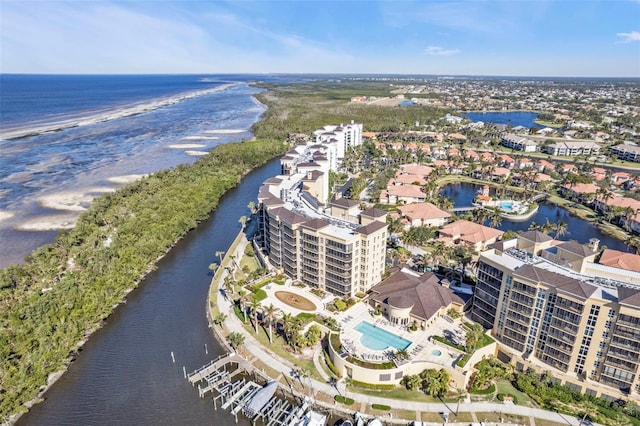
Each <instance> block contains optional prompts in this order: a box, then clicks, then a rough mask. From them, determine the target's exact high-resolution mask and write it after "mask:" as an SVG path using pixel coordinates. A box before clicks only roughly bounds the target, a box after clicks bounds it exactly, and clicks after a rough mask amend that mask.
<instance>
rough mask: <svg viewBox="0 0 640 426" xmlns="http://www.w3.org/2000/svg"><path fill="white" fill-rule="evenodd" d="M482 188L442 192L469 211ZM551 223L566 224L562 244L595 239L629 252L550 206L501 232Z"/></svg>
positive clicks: (592, 227)
mask: <svg viewBox="0 0 640 426" xmlns="http://www.w3.org/2000/svg"><path fill="white" fill-rule="evenodd" d="M478 188H479V186H478V185H474V184H472V183H452V184H449V185H446V186H444V187H443V188H442V190H441V191H440V194H441V195H445V196H447V197H448V198H450V199H451V200H453V203H454V206H455V207H466V206H470V205H471V202H472V201H473V199H474V198H475V196H476V192H477V190H478ZM491 195H493V189H492V190H491ZM547 219H548V220H549V222H551V223H556V222H560V221H562V222H565V223H566V224H567V230H568V232H567V233H566V234H565V235H563V236H562V237H558V238H559V239H561V240H575V241H578V242H579V243H582V244H584V243H588V242H589V239H591V238H597V239H599V240H600V247H602V246H603V245H605V246H607V248H610V249H615V250H621V251H629V248H628V247H627V245H626V244H624V243H623V242H622V241H620V240H618V239H615V238H612V237H609V236H608V235H605V234H603V233H602V232H601V231H600V230H599V229H598V228H597V227H596V226H595V225H593V224H592V223H590V222H587V221H585V220H583V219H580V218H579V217H576V216H572V215H571V214H570V213H569V212H568V211H566V210H565V209H563V208H560V207H558V206H557V205H555V204H553V203H549V202H544V203H542V204H540V208H539V209H538V213H536V215H535V216H533V217H532V218H531V219H530V220H528V221H525V222H509V221H507V220H503V221H502V223H501V224H500V226H498V228H499V229H500V230H502V231H516V232H518V231H526V230H527V229H528V228H529V225H530V224H531V223H532V222H535V223H538V224H541V225H542V224H544V223H545V222H546V221H547ZM488 222H489V221H487V223H485V224H486V225H488Z"/></svg>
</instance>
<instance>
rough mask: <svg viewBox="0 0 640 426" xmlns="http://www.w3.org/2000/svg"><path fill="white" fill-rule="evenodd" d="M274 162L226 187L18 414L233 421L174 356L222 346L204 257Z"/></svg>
mask: <svg viewBox="0 0 640 426" xmlns="http://www.w3.org/2000/svg"><path fill="white" fill-rule="evenodd" d="M279 170H280V163H279V161H278V160H273V161H271V162H269V163H268V164H267V165H265V166H263V167H262V168H260V169H257V170H255V171H253V172H252V173H251V174H249V175H248V176H247V177H245V178H244V179H243V180H242V182H241V183H240V184H239V185H238V187H236V188H235V189H233V190H231V191H229V192H228V193H227V194H226V195H225V196H224V197H223V198H222V200H221V202H220V204H219V206H218V209H217V210H216V211H215V212H214V213H213V214H212V215H211V218H210V219H209V220H208V221H206V222H203V223H202V224H201V225H200V226H199V227H198V229H197V230H195V231H192V232H191V233H189V234H188V235H187V236H186V237H185V238H183V239H182V240H181V241H180V242H178V244H177V245H176V246H175V247H174V248H173V249H172V250H171V251H170V252H169V253H168V254H167V256H165V257H164V258H163V259H162V260H160V262H159V263H158V265H157V266H158V267H157V270H156V271H155V272H152V273H151V274H150V275H149V276H148V277H147V279H145V280H144V281H143V282H142V283H141V284H140V286H139V288H138V289H136V290H135V291H133V292H132V293H131V294H130V295H129V297H128V298H127V303H126V304H124V305H121V306H120V307H118V308H117V309H116V311H115V312H114V314H113V315H112V316H111V317H109V319H108V321H107V323H106V325H105V326H104V327H103V328H102V329H100V330H99V331H97V332H96V333H94V334H93V336H91V338H90V339H89V342H88V343H87V344H86V345H85V347H84V349H83V350H82V352H81V353H80V356H79V357H78V359H77V360H76V361H75V362H73V363H72V365H71V367H70V368H69V371H67V373H65V374H64V376H63V377H62V378H61V379H60V380H58V382H56V383H55V384H54V385H53V386H52V387H51V389H50V390H49V391H48V392H47V393H46V394H45V398H46V399H45V401H44V402H42V403H40V404H38V405H36V406H35V407H33V409H32V410H31V412H29V413H27V414H26V415H24V416H23V417H22V418H21V419H20V420H19V422H18V424H19V425H47V426H53V425H131V424H136V425H215V426H224V425H234V424H235V421H234V420H233V417H232V416H231V414H229V412H227V411H224V410H220V409H219V410H218V411H214V409H213V404H212V402H211V398H205V399H199V398H198V392H197V389H196V388H193V387H191V385H190V384H188V382H187V380H186V379H184V378H183V371H182V366H185V367H186V369H187V372H190V371H193V370H194V369H196V368H197V367H200V366H202V365H203V364H205V363H206V362H208V361H209V360H211V359H213V358H216V357H217V356H218V355H219V354H221V351H222V349H221V347H220V346H219V345H218V343H217V342H216V341H215V339H214V337H213V334H212V332H211V330H210V329H209V328H208V324H207V320H206V315H205V309H206V306H205V305H206V297H207V291H208V288H209V284H210V281H211V273H210V271H209V269H208V266H209V264H210V263H211V262H214V261H215V255H214V254H215V252H216V251H225V250H227V248H228V247H229V246H230V245H231V243H232V242H233V239H234V238H235V236H236V235H237V233H238V231H239V230H240V223H239V222H238V218H239V217H240V216H241V215H242V214H247V213H248V208H247V204H248V203H249V201H251V200H255V199H256V196H257V193H258V188H259V186H260V184H261V183H262V182H263V181H264V180H265V179H267V178H268V177H271V176H274V175H276V174H277V173H279ZM205 345H207V349H208V352H209V354H208V355H207V354H205ZM172 351H173V352H174V354H175V359H176V362H175V364H173V363H172V361H171V352H172ZM242 423H243V421H242V420H241V424H242ZM244 424H246V421H244Z"/></svg>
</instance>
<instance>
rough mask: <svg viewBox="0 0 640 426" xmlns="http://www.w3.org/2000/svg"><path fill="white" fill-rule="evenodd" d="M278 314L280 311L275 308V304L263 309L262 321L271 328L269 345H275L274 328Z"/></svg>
mask: <svg viewBox="0 0 640 426" xmlns="http://www.w3.org/2000/svg"><path fill="white" fill-rule="evenodd" d="M278 312H280V310H279V309H278V308H276V307H275V306H273V303H272V304H270V305H269V306H267V307H264V308H262V321H263V322H264V323H266V324H267V327H269V343H273V331H272V326H273V322H274V321H275V319H276V317H277V315H278Z"/></svg>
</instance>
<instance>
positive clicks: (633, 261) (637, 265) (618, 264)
mask: <svg viewBox="0 0 640 426" xmlns="http://www.w3.org/2000/svg"><path fill="white" fill-rule="evenodd" d="M598 263H600V264H601V265H606V266H611V267H612V268H620V269H625V270H627V271H635V272H640V256H639V255H637V254H632V253H625V252H623V251H619V250H612V249H605V250H604V251H603V252H602V255H601V256H600V261H599V262H598Z"/></svg>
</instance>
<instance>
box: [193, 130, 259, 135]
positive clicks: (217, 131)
mask: <svg viewBox="0 0 640 426" xmlns="http://www.w3.org/2000/svg"><path fill="white" fill-rule="evenodd" d="M248 131H249V130H243V129H218V130H205V131H204V133H220V134H223V135H226V134H233V133H244V132H248Z"/></svg>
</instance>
